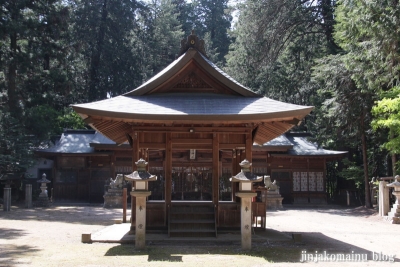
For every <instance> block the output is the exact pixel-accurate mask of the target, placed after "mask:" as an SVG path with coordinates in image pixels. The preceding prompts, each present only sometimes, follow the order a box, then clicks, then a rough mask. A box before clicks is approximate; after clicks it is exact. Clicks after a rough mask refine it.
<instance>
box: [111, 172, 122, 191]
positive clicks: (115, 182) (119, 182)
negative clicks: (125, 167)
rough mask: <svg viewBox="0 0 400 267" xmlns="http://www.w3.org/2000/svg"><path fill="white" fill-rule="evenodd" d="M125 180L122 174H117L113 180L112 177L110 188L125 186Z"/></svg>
mask: <svg viewBox="0 0 400 267" xmlns="http://www.w3.org/2000/svg"><path fill="white" fill-rule="evenodd" d="M124 184H125V181H124V176H123V175H122V174H117V177H115V179H114V180H113V179H112V178H110V188H112V189H122V188H123V187H124Z"/></svg>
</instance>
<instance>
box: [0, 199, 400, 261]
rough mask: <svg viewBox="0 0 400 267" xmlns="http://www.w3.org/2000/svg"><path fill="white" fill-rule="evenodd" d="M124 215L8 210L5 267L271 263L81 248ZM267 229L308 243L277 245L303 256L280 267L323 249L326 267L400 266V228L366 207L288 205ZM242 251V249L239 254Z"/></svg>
mask: <svg viewBox="0 0 400 267" xmlns="http://www.w3.org/2000/svg"><path fill="white" fill-rule="evenodd" d="M128 216H129V214H128ZM121 217H122V212H121V210H110V209H103V208H102V207H100V206H52V207H50V208H35V209H23V208H20V207H12V210H11V211H10V212H4V211H3V210H1V211H0V266H40V267H42V266H179V265H181V266H199V265H213V266H224V267H227V266H267V265H268V266H269V265H271V263H267V262H266V260H265V258H260V257H255V256H253V257H250V256H248V258H246V256H245V255H244V256H243V255H241V256H238V255H228V256H227V255H215V254H213V253H212V251H210V252H209V253H208V254H206V253H205V254H201V255H193V253H187V254H185V255H183V256H179V262H177V261H174V257H176V256H171V257H170V258H169V259H168V260H167V262H161V261H157V260H151V259H150V255H148V253H146V251H135V249H134V247H129V248H130V249H132V254H131V253H125V255H123V257H121V256H115V255H114V254H113V253H111V252H113V251H118V249H121V248H124V247H123V246H121V245H119V244H104V243H93V244H83V243H81V234H82V233H88V232H89V233H94V232H96V231H99V230H101V229H103V228H104V227H106V226H108V225H111V224H112V223H113V221H114V220H115V219H121ZM267 228H270V229H273V230H276V231H280V232H283V233H287V234H292V233H298V234H301V237H302V241H301V242H300V243H296V244H288V243H287V242H286V243H282V244H278V243H277V244H275V249H276V246H282V247H283V248H282V249H283V250H282V253H285V252H284V251H285V250H284V249H285V248H284V247H286V246H289V247H292V248H294V249H298V251H301V255H300V254H299V261H298V262H292V263H287V262H285V255H278V257H277V258H276V259H279V260H278V261H276V263H273V264H272V265H273V266H300V265H301V266H304V264H307V263H300V260H301V259H302V258H303V259H304V258H305V257H308V264H316V263H310V261H311V258H310V257H311V256H310V255H313V257H314V256H315V253H316V251H318V252H317V254H321V255H324V253H327V254H328V255H325V259H327V260H326V261H325V262H321V261H319V262H318V263H319V264H322V265H323V266H339V265H340V266H360V263H359V262H349V261H345V262H340V263H338V262H337V261H335V260H332V256H335V257H336V255H338V254H344V255H345V256H348V257H357V256H358V255H360V257H361V259H362V257H363V255H366V257H367V259H368V261H367V262H363V263H362V265H363V266H387V265H388V264H389V265H390V263H391V262H392V261H395V262H396V263H395V265H397V264H398V262H400V260H399V258H400V226H399V225H393V224H390V223H389V222H387V221H385V220H384V219H382V218H381V217H379V216H378V215H376V212H375V210H371V209H365V208H363V207H358V208H348V209H347V208H346V209H345V208H338V207H329V206H327V207H324V208H313V209H312V208H310V209H305V208H293V207H286V208H285V209H284V210H279V211H271V212H268V213H267ZM253 244H254V243H253ZM261 245H262V244H260V245H257V244H256V245H253V247H255V249H257V250H258V251H259V250H260V247H261ZM181 247H182V248H186V249H187V248H188V245H187V246H186V247H185V244H182V246H181ZM125 248H126V247H125ZM177 249H178V250H179V247H177ZM230 249H231V250H232V248H230ZM235 249H236V248H235ZM235 249H233V251H235ZM261 249H266V250H267V249H268V248H267V247H264V248H261ZM239 250H240V249H236V251H238V252H239ZM274 251H276V250H274ZM277 251H279V250H277ZM111 254H112V255H113V256H110V255H111ZM238 254H239V253H238ZM242 254H243V253H242ZM321 255H320V256H318V257H321ZM393 255H394V256H393ZM326 257H328V258H326ZM329 257H330V258H329ZM282 259H283V260H282ZM313 259H315V258H313ZM319 259H321V258H319ZM374 259H375V260H374Z"/></svg>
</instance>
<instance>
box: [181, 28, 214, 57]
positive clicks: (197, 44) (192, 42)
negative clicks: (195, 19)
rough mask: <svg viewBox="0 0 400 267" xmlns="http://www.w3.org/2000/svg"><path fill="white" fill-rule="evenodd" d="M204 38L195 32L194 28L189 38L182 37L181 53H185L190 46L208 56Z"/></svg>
mask: <svg viewBox="0 0 400 267" xmlns="http://www.w3.org/2000/svg"><path fill="white" fill-rule="evenodd" d="M204 47H205V45H204V40H203V39H199V37H197V35H195V34H194V30H192V34H191V35H189V36H188V37H187V39H182V41H181V50H180V53H179V54H180V55H183V54H184V53H185V52H186V51H187V50H188V49H189V48H194V49H196V50H197V51H199V52H200V53H202V54H203V55H204V56H205V57H207V54H206V50H205V48H204ZM207 58H208V57H207Z"/></svg>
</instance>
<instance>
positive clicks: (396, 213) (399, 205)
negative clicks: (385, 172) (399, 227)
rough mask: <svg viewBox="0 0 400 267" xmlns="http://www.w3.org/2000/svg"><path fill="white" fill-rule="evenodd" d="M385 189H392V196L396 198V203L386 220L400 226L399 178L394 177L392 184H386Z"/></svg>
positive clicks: (397, 176)
mask: <svg viewBox="0 0 400 267" xmlns="http://www.w3.org/2000/svg"><path fill="white" fill-rule="evenodd" d="M387 187H394V191H393V193H392V194H393V195H394V196H395V197H396V202H395V203H394V204H393V207H392V209H391V210H390V212H389V213H388V219H390V220H391V221H392V223H393V224H400V176H399V175H396V177H395V180H394V182H393V183H390V184H388V185H387Z"/></svg>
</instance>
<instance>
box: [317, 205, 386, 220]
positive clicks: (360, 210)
mask: <svg viewBox="0 0 400 267" xmlns="http://www.w3.org/2000/svg"><path fill="white" fill-rule="evenodd" d="M316 211H317V212H320V213H329V214H334V215H340V216H353V217H370V216H378V211H377V210H376V209H368V208H366V207H363V206H361V207H355V208H340V209H326V210H325V209H317V210H316Z"/></svg>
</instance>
